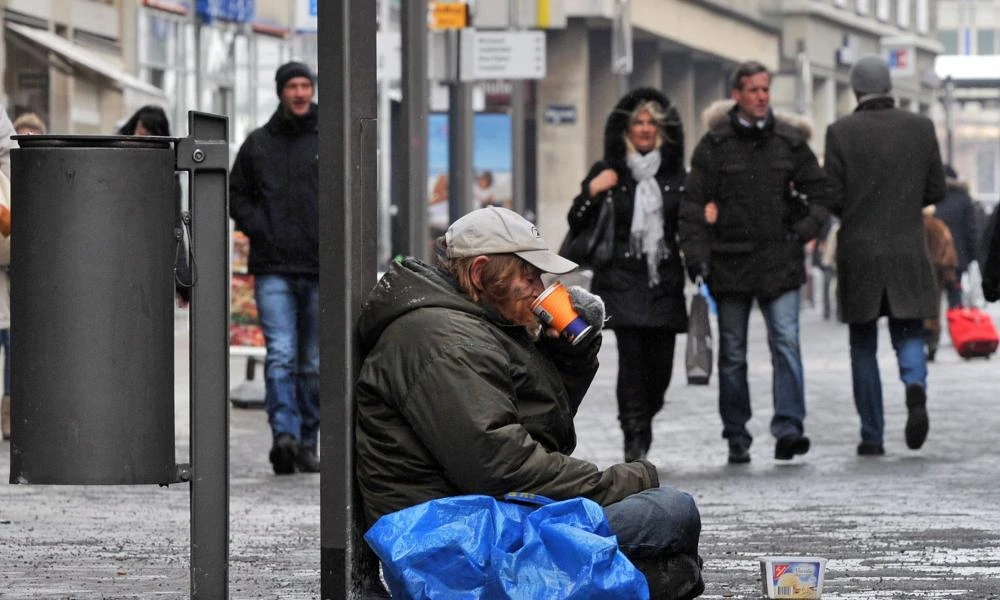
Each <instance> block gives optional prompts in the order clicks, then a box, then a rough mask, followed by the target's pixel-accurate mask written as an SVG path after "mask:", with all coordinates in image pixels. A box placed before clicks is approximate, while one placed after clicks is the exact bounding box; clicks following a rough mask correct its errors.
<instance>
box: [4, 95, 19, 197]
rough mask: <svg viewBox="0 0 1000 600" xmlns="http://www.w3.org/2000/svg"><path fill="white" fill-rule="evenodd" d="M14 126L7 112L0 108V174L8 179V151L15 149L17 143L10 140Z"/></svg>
mask: <svg viewBox="0 0 1000 600" xmlns="http://www.w3.org/2000/svg"><path fill="white" fill-rule="evenodd" d="M14 133H15V131H14V124H13V123H11V122H10V117H8V116H7V111H6V110H5V109H3V108H2V107H0V172H3V174H4V175H6V176H7V178H8V179H10V151H11V149H13V148H17V142H15V141H14V140H12V139H10V136H12V135H14Z"/></svg>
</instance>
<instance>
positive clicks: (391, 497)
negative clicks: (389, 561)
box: [356, 207, 704, 599]
mask: <svg viewBox="0 0 1000 600" xmlns="http://www.w3.org/2000/svg"><path fill="white" fill-rule="evenodd" d="M435 244H436V254H437V259H438V262H439V265H438V266H429V265H427V264H425V263H423V262H421V261H419V260H417V259H415V258H405V259H402V260H399V261H394V262H393V263H392V264H391V265H390V267H389V269H388V271H387V272H386V274H385V276H384V277H383V278H382V279H381V281H380V282H379V283H378V285H376V286H375V288H374V289H373V290H372V292H371V293H370V295H369V296H368V298H367V299H366V301H365V303H364V306H363V308H362V313H361V317H360V319H359V323H358V330H359V335H360V340H361V348H362V353H363V355H364V359H363V364H362V367H361V373H360V375H359V379H358V383H357V424H356V425H357V427H356V436H357V437H356V444H357V466H356V469H357V471H356V472H357V481H358V486H359V488H360V492H361V496H362V499H363V501H364V510H365V517H366V519H367V523H368V526H371V525H372V524H374V523H375V521H376V520H378V518H379V517H381V516H382V515H385V514H388V513H391V512H394V511H398V510H401V509H404V508H407V507H410V506H413V505H416V504H419V503H422V502H425V501H428V500H433V499H437V498H443V497H447V496H458V495H464V494H485V495H490V496H502V495H503V494H505V493H507V492H530V493H534V494H540V495H542V496H546V497H548V498H552V499H555V500H565V499H568V498H574V497H579V496H582V497H585V498H589V499H590V500H593V501H595V502H597V503H599V504H600V505H601V506H602V507H603V508H604V511H605V514H606V515H607V517H608V522H609V524H610V525H611V529H612V531H613V532H614V533H615V535H616V536H617V538H618V543H619V547H620V548H621V549H622V551H623V552H624V553H625V555H626V556H627V557H629V559H630V560H631V561H632V562H633V564H635V566H636V567H638V568H639V570H640V571H641V572H642V573H643V574H644V575H645V576H646V580H647V582H648V584H649V588H650V597H651V598H669V599H680V598H695V597H697V596H699V595H700V594H701V593H702V591H703V590H704V584H703V583H702V579H701V559H700V558H699V556H698V537H699V535H700V532H701V517H700V515H699V513H698V508H697V507H696V506H695V503H694V500H693V499H692V498H691V496H690V495H688V494H686V493H684V492H681V491H678V490H675V489H673V488H670V487H661V486H660V482H659V476H658V474H657V470H656V467H655V466H654V465H653V464H652V463H650V462H648V461H646V460H638V461H635V462H630V463H620V464H616V465H612V466H610V467H608V468H607V469H604V470H601V469H599V468H598V467H597V466H596V465H594V464H593V463H591V462H588V461H585V460H580V459H577V458H573V457H572V456H571V454H572V452H573V449H574V447H575V446H576V431H575V429H574V425H573V417H574V416H575V415H576V412H577V409H578V408H579V406H580V403H581V401H582V400H583V397H584V394H585V393H586V391H587V389H588V388H589V387H590V383H591V381H592V380H593V378H594V375H595V373H596V372H597V367H598V361H597V353H598V350H599V348H600V346H601V339H602V336H601V334H600V333H592V334H590V335H589V336H588V337H587V338H584V339H583V340H582V341H581V342H580V343H579V344H577V345H575V346H574V345H573V344H571V343H570V342H568V341H566V340H565V339H563V338H561V337H559V336H558V334H557V333H556V332H555V331H554V330H551V329H546V328H543V326H542V325H541V323H540V322H539V321H538V319H537V317H536V316H535V314H534V313H533V312H532V310H531V303H532V301H533V300H534V299H536V298H537V297H538V296H539V294H540V293H541V292H542V291H543V287H544V286H543V284H542V281H541V274H542V273H554V274H564V273H567V272H569V271H571V270H573V269H574V268H576V266H577V265H576V264H575V263H573V262H570V261H568V260H566V259H564V258H562V257H560V256H558V255H557V254H555V253H553V252H550V251H549V249H548V246H547V245H546V243H545V240H544V239H542V237H541V235H540V234H539V232H538V230H537V229H536V228H535V226H534V225H532V224H531V223H529V222H528V221H526V220H525V219H524V218H522V217H521V216H520V215H518V214H517V213H515V212H513V211H511V210H508V209H505V208H499V207H488V208H483V209H479V210H475V211H473V212H471V213H469V214H467V215H465V216H464V217H462V218H460V219H458V220H457V221H455V222H454V223H453V224H452V225H451V227H449V228H448V230H447V232H446V233H445V235H444V236H441V237H439V238H438V239H437V240H436V242H435ZM569 291H570V297H571V302H572V304H573V306H574V308H576V309H577V311H578V312H579V313H580V314H581V315H582V316H583V317H584V318H585V319H586V320H587V322H588V323H590V324H591V325H592V326H594V328H595V329H599V328H600V326H601V325H602V324H603V321H604V306H603V302H602V301H601V300H600V298H598V297H597V296H595V295H593V294H590V293H589V292H587V291H586V290H584V289H583V288H580V287H576V286H571V287H570V288H569Z"/></svg>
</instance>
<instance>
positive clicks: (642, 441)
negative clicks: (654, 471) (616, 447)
mask: <svg viewBox="0 0 1000 600" xmlns="http://www.w3.org/2000/svg"><path fill="white" fill-rule="evenodd" d="M622 432H623V433H624V434H625V462H632V461H636V460H640V459H643V458H646V455H647V454H649V446H650V445H651V444H652V443H653V424H652V423H651V422H649V421H628V422H627V423H625V424H623V425H622Z"/></svg>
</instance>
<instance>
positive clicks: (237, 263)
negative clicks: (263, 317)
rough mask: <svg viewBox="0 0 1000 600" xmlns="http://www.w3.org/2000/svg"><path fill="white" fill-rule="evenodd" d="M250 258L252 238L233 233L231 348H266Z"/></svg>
mask: <svg viewBox="0 0 1000 600" xmlns="http://www.w3.org/2000/svg"><path fill="white" fill-rule="evenodd" d="M249 255H250V239H249V238H247V236H245V235H244V234H243V233H242V232H240V231H235V230H234V231H233V246H232V253H231V256H230V267H231V270H230V272H231V273H232V276H231V281H230V293H229V297H230V300H229V302H230V304H229V345H230V346H237V347H252V348H264V347H265V345H264V332H263V331H262V330H261V328H260V321H259V319H258V316H257V303H256V301H255V300H254V295H253V275H251V274H250V273H248V272H247V259H248V257H249Z"/></svg>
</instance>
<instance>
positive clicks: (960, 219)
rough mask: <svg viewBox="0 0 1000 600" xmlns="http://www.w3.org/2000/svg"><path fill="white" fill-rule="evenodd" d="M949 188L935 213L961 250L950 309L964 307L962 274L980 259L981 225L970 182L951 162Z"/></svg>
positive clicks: (946, 168) (950, 289)
mask: <svg viewBox="0 0 1000 600" xmlns="http://www.w3.org/2000/svg"><path fill="white" fill-rule="evenodd" d="M944 175H945V183H946V184H947V186H948V187H947V191H946V192H945V195H944V200H942V201H941V202H940V203H939V204H938V205H937V209H936V210H935V211H934V216H935V217H937V218H938V219H941V221H943V222H944V224H945V225H947V226H948V231H950V232H951V238H952V241H954V243H955V251H956V252H957V253H958V266H957V268H956V270H955V276H956V278H957V282H958V284H959V285H952V286H948V287H945V293H946V294H947V297H948V308H955V307H957V306H962V304H963V301H962V287H961V282H962V275H963V274H964V273H965V271H966V270H967V269H968V268H969V263H971V262H972V261H974V260H976V246H977V241H978V240H979V232H978V230H979V228H978V227H977V226H976V221H977V218H976V207H975V206H974V205H973V203H972V198H971V197H970V196H969V184H968V183H966V182H965V181H962V180H961V179H959V178H958V173H956V172H955V169H953V168H952V166H951V165H945V166H944Z"/></svg>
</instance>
